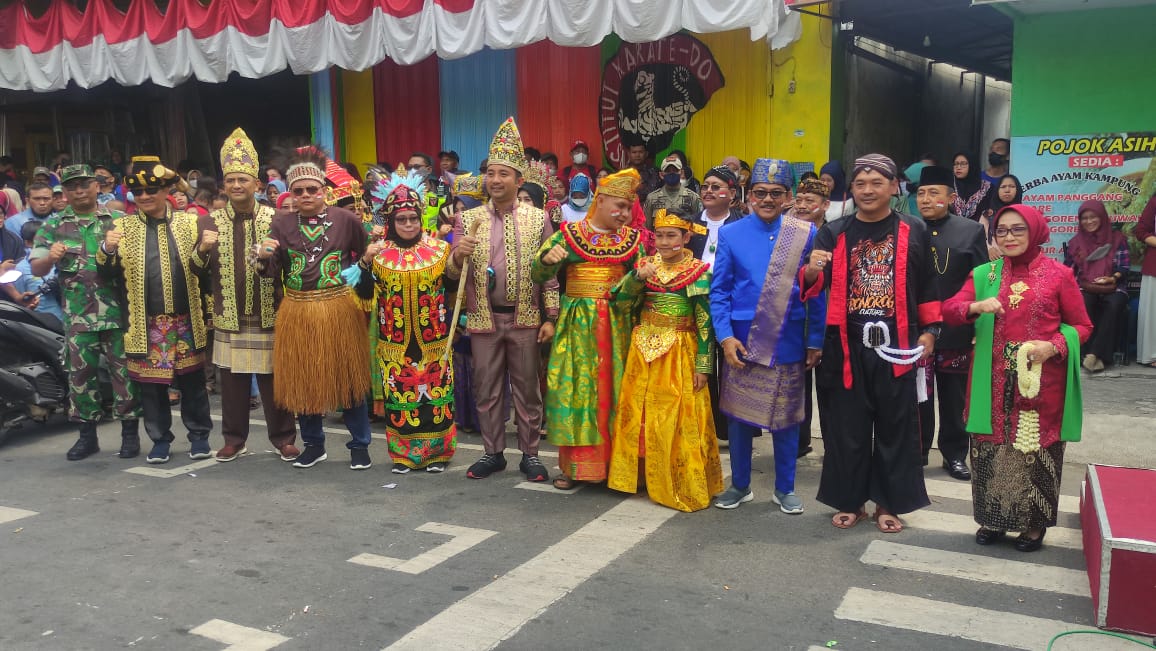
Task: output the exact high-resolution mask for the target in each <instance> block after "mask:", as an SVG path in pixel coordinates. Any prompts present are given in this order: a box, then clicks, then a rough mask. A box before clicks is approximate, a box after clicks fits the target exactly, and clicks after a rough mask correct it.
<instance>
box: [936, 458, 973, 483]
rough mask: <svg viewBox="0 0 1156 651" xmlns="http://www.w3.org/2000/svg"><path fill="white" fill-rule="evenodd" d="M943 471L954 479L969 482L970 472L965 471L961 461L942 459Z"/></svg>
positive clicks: (965, 468)
mask: <svg viewBox="0 0 1156 651" xmlns="http://www.w3.org/2000/svg"><path fill="white" fill-rule="evenodd" d="M943 469H944V470H946V471H947V474H949V475H951V476H952V477H953V478H955V479H959V480H961V481H971V471H970V470H968V469H967V464H966V463H964V462H962V461H959V460H956V461H948V460H946V459H944V460H943Z"/></svg>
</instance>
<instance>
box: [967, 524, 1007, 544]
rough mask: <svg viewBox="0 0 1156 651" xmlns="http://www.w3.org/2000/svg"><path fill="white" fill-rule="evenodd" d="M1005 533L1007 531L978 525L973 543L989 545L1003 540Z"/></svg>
mask: <svg viewBox="0 0 1156 651" xmlns="http://www.w3.org/2000/svg"><path fill="white" fill-rule="evenodd" d="M1005 535H1007V532H1004V531H995V530H994V529H985V528H983V527H980V529H979V531H977V532H975V544H977V545H991V544H994V543H997V542H999V541H1001V540H1003V537H1004V536H1005Z"/></svg>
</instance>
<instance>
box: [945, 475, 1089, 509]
mask: <svg viewBox="0 0 1156 651" xmlns="http://www.w3.org/2000/svg"><path fill="white" fill-rule="evenodd" d="M923 483H925V484H927V494H928V495H930V496H932V497H946V498H947V499H952V500H963V501H964V502H970V501H971V500H972V496H971V483H970V482H966V481H945V480H942V479H925V480H923ZM1079 512H1080V498H1078V497H1076V496H1074V495H1061V496H1060V513H1077V514H1078V513H1079Z"/></svg>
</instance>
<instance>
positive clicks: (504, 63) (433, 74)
mask: <svg viewBox="0 0 1156 651" xmlns="http://www.w3.org/2000/svg"><path fill="white" fill-rule="evenodd" d="M803 23H804V32H803V38H802V39H801V40H800V41H798V42H796V43H795V44H793V45H791V46H790V47H788V48H785V49H783V50H779V51H776V52H774V53H772V52H771V51H770V48H769V47H768V46H767V44H766V42H765V41H761V40H760V41H753V42H752V41H751V40H750V35H749V33H748V32H746V31H745V30H744V31H734V32H723V33H718V34H705V35H696V38H698V39H699V40H701V41H702V42H703V43H705V44H706V45H707V46H708V47H709V48H710V50H711V52H712V53H713V55H714V57H715V59H716V61H717V62H718V65H719V69H720V70H721V71H722V73H723V76H724V78H725V81H726V85H725V86H724V87H723V88H722V89H720V90H719V91H718V92H716V93H715V94H714V96H713V97H712V98H711V99H710V101H709V103H708V104H707V105H706V107H705V108H704V109H702V110H701V111H699V112H698V113H697V114H696V115H695V116H694V117H693V118H692V119H691V121H690V124H689V125H688V126H687V127H686V128H685V129H683V130H682V131H681V132H679V134H678V135H677V136H676V137H675V139H674V142H673V143H672V145H671V148H683V149H684V150H685V151H686V153H687V155H688V157H689V159H690V163H691V167H692V168H693V169H694V170H696V174H697V175H698V176H701V173H702V171H704V170H706V169H707V168H709V167H711V166H713V165H716V164H718V163H719V162H720V161H721V160H722V158H723V157H724V156H727V155H732V154H733V155H736V156H739V157H740V158H743V159H744V160H747V161H753V160H754V159H755V158H757V157H760V156H774V157H776V158H786V159H789V160H791V161H793V162H810V163H814V164H816V165H821V164H822V163H823V162H825V161H826V160H827V156H828V150H829V148H830V145H829V141H830V116H831V111H830V101H831V93H830V83H831V50H830V44H831V34H830V25H829V24H827V23H826V22H825V21H822V20H820V19H817V18H812V17H810V16H804V20H803ZM618 45H619V43H618V41H617V39H616V38H615V37H610V38H608V39H607V40H606V41H605V42H603V43H602V44H601V46H596V47H588V48H565V47H561V46H558V45H554V44H553V43H550V42H540V43H536V44H534V45H530V46H526V47H522V48H519V49H517V50H483V51H481V52H478V53H476V54H473V55H470V56H468V57H465V58H462V59H455V60H438V59H437V58H435V57H431V58H429V59H427V60H425V61H423V62H421V63H419V64H417V65H413V66H399V65H397V64H395V63H392V62H390V61H386V62H385V63H382V64H380V65H378V66H375V67H374V68H373V69H372V70H368V71H365V72H360V73H355V72H348V71H334V72H333V74H332V77H333V81H332V83H328V82H327V83H319V82H316V83H313V84H311V87H310V88H311V92H313V93H323V92H331V93H333V99H334V102H333V104H334V108H333V111H332V117H329V116H326V115H324V111H323V110H322V109H324V107H325V106H327V104H326V102H325V101H323V100H321V99H320V98H317V97H313V98H312V101H311V104H312V105H313V107H314V135H315V137H321V136H324V135H325V133H326V131H325V129H324V127H325V125H326V124H327V120H332V122H333V128H332V129H331V130H330V131H331V133H333V134H334V136H333V138H334V140H335V142H334V143H333V148H334V150H335V152H336V156H337V157H338V158H340V159H341V160H345V161H350V162H353V163H355V164H357V165H358V167H360V168H362V169H363V170H364V169H365V167H366V165H368V164H372V163H376V162H377V161H387V162H390V163H392V164H394V165H396V164H397V163H398V162H400V161H404V160H406V159H407V158H408V157H409V155H410V154H411V153H413V152H415V151H422V152H426V153H429V154H430V155H434V154H436V153H437V151H439V150H441V149H453V150H456V151H457V152H458V153H459V154H460V156H461V159H462V160H461V166H462V168H463V169H466V170H476V169H477V167H478V163H479V162H480V161H481V160H482V159H483V158H485V156H486V152H487V149H488V147H489V143H490V139H491V137H492V136H493V133H494V131H495V129H496V128H497V126H498V125H499V124H500V123H501V121H502V120H504V119H505V118H506V117H507V116H511V115H512V116H514V118H515V119H516V120H517V122H518V127H519V129H520V130H521V132H522V137H523V140H524V142H525V144H526V145H527V146H532V147H536V148H538V149H539V150H541V151H543V152H546V151H553V152H555V153H557V154H558V157H559V159H560V163H561V165H562V166H565V165H567V164H568V163H569V156H568V152H569V150H570V146H571V143H573V142H574V140H576V139H582V140H585V141H586V142H588V143H590V144H591V148H592V151H591V152H590V153H591V156H590V158H591V163H593V164H594V165H600V164H601V163H602V159H603V156H602V154H603V152H602V150H601V142H602V138H601V129H600V125H599V114H598V106H599V93H600V87H601V80H602V66H603V63H604V62H605V61H606V60H607V59H609V58H610V57H611V56H613V54H614V53H615V51H616V50H617V48H618ZM316 76H324V77H325V78H326V79H328V77H329V74H328V73H318V75H315V77H316ZM792 78H794V80H795V92H794V93H790V92H789V84H790V80H791V79H792ZM660 156H661V154H660Z"/></svg>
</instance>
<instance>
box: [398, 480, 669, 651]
mask: <svg viewBox="0 0 1156 651" xmlns="http://www.w3.org/2000/svg"><path fill="white" fill-rule="evenodd" d="M677 514H678V511H675V510H674V509H667V508H663V507H661V506H658V505H657V504H654V503H652V502H650V501H649V500H647V499H646V498H645V497H643V496H637V497H633V498H630V499H627V500H626V501H624V502H622V503H621V504H619V505H618V506H615V507H614V508H612V509H610V510H609V511H607V512H606V513H603V514H602V515H601V516H599V517H597V518H595V519H594V520H593V521H591V522H589V523H588V524H586V525H585V526H583V527H582V528H581V529H579V530H578V531H576V532H574V533H573V534H571V535H569V536H567V537H566V538H564V539H562V540H561V541H559V542H557V543H555V544H554V545H551V546H550V547H548V548H547V549H546V550H545V551H543V552H542V553H540V554H538V555H537V556H535V557H534V558H532V559H530V560H529V561H527V562H525V563H523V564H522V565H520V566H518V567H516V568H514V569H513V570H511V571H510V572H509V573H508V574H506V575H504V576H502V577H501V578H499V579H497V580H495V581H493V582H491V583H490V584H489V585H486V586H485V587H483V588H481V589H479V590H478V591H477V592H475V593H473V594H471V595H469V596H467V597H465V598H464V599H462V600H461V601H458V602H457V603H455V604H453V605H452V606H450V607H449V608H447V609H445V610H443V611H442V612H440V613H437V614H436V615H434V617H433V618H431V619H430V620H429V621H427V622H425V623H424V624H422V625H420V626H418V627H417V628H415V629H414V630H413V631H410V633H409V634H408V635H406V636H405V637H403V638H401V639H400V640H398V641H397V642H395V643H393V644H392V645H390V646H389V649H391V650H393V649H415V650H418V651H425V650H427V649H457V650H458V651H469V650H474V649H478V650H481V649H492V648H494V647H495V646H497V645H498V644H500V643H501V642H502V641H503V640H507V639H509V638H510V637H512V636H513V635H514V634H516V633H517V632H518V630H519V629H521V628H522V626H524V625H525V624H526V622H528V621H530V620H531V619H533V618H535V617H537V616H538V615H540V614H542V613H543V612H544V611H545V610H546V609H547V608H549V607H550V605H551V604H553V603H554V602H556V601H558V600H559V599H561V598H563V597H565V596H566V595H567V594H569V593H570V592H571V591H572V590H574V589H575V588H577V587H578V586H580V585H582V583H583V582H585V581H586V580H587V579H589V578H590V577H591V576H593V575H594V574H596V573H597V572H599V571H601V570H602V569H603V568H605V567H606V566H607V565H609V564H610V563H611V562H613V561H614V560H615V559H617V558H618V557H619V556H622V555H623V554H625V553H626V552H628V551H630V549H631V548H633V547H634V546H635V545H637V544H638V543H640V542H642V541H643V540H644V539H645V538H646V537H647V536H649V535H650V534H652V533H654V532H655V530H657V529H658V527H659V526H661V525H662V524H663V523H664V522H666V521H667V520H669V519H671V518H673V517H674V516H675V515H677Z"/></svg>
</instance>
